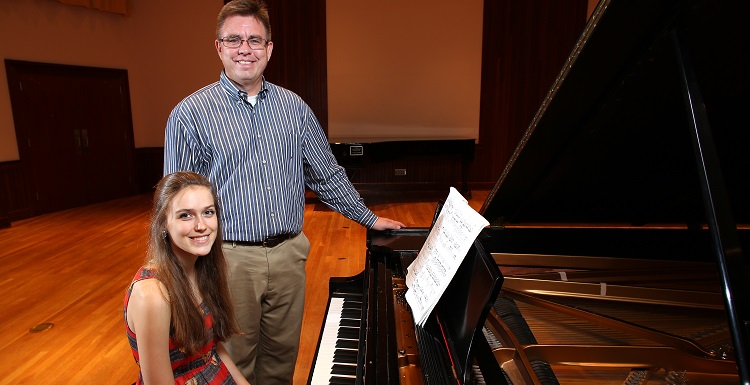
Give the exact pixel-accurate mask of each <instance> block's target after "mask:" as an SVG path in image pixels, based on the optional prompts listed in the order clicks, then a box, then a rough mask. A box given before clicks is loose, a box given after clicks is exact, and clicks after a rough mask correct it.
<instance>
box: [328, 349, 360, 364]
mask: <svg viewBox="0 0 750 385" xmlns="http://www.w3.org/2000/svg"><path fill="white" fill-rule="evenodd" d="M358 353H359V352H357V351H356V350H346V349H336V350H335V351H334V352H333V362H346V363H351V364H356V363H357V354H358Z"/></svg>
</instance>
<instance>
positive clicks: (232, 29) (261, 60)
mask: <svg viewBox="0 0 750 385" xmlns="http://www.w3.org/2000/svg"><path fill="white" fill-rule="evenodd" d="M219 37H220V39H228V38H229V39H242V40H248V39H252V38H260V39H261V40H262V41H264V42H265V41H266V38H267V35H266V28H265V27H264V26H263V24H262V23H261V22H259V21H258V19H256V18H255V16H230V17H228V18H227V19H226V20H225V21H224V25H223V26H222V28H221V33H220V34H219ZM215 45H216V51H217V52H218V53H219V57H220V58H221V62H222V63H223V64H224V72H225V73H226V74H227V77H229V79H230V80H232V81H233V82H235V83H236V84H237V86H238V87H239V88H240V89H241V90H243V91H245V92H247V93H248V95H255V94H257V93H258V92H259V91H260V87H261V84H262V81H263V71H264V70H265V69H266V65H267V64H268V60H269V59H270V58H271V51H273V43H272V42H270V41H269V42H267V44H263V45H262V47H261V48H259V49H252V48H250V45H249V44H248V42H247V41H243V42H241V45H240V46H239V47H237V48H227V47H225V46H224V45H223V44H222V43H221V42H220V41H219V40H216V41H215Z"/></svg>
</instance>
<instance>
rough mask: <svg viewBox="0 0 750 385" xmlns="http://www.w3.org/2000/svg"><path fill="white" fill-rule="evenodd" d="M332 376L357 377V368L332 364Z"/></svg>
mask: <svg viewBox="0 0 750 385" xmlns="http://www.w3.org/2000/svg"><path fill="white" fill-rule="evenodd" d="M331 373H332V374H343V375H351V376H356V375H357V367H356V366H354V365H338V364H333V369H331Z"/></svg>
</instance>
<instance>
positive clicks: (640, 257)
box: [309, 0, 750, 385]
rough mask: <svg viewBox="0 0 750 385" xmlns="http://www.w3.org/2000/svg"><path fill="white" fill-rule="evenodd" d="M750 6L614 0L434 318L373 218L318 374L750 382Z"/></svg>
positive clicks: (401, 246)
mask: <svg viewBox="0 0 750 385" xmlns="http://www.w3.org/2000/svg"><path fill="white" fill-rule="evenodd" d="M749 11H750V2H747V1H721V0H684V1H683V0H669V1H668V0H610V1H607V0H602V1H601V2H600V4H599V5H598V7H597V8H596V10H595V11H594V13H593V15H592V17H591V19H590V20H589V22H588V24H587V26H586V29H585V31H584V33H583V34H582V36H581V38H580V39H579V41H578V42H577V44H576V46H575V48H574V49H573V52H572V53H571V54H570V56H569V58H568V60H567V62H566V64H565V66H564V67H563V69H562V70H561V72H560V74H559V76H558V77H557V79H556V80H555V82H554V84H553V86H552V88H551V89H550V91H549V93H548V95H547V97H546V98H545V100H544V102H543V104H542V105H541V107H540V108H539V110H538V112H537V114H536V116H535V117H534V119H533V121H532V122H531V124H530V125H529V128H528V130H527V131H526V133H525V135H524V136H523V138H522V140H521V142H520V143H519V145H518V146H517V148H516V151H515V153H514V154H513V156H512V158H511V159H510V161H509V163H508V165H507V167H506V168H505V170H504V171H503V173H502V175H501V176H500V178H499V180H498V181H497V183H496V185H495V187H494V188H493V190H492V191H491V192H490V194H489V196H488V198H487V200H486V201H485V203H484V205H483V207H482V209H481V210H480V213H481V214H482V215H483V216H484V217H485V218H487V219H488V220H489V221H490V223H491V226H490V227H488V228H486V229H484V230H483V231H482V233H481V234H480V235H479V237H478V238H477V239H476V240H475V242H474V246H473V247H472V249H471V251H470V252H469V254H467V256H466V258H465V260H464V262H463V264H462V265H461V267H460V268H459V272H458V273H457V275H456V277H455V278H454V280H453V281H452V283H451V286H450V287H449V288H448V290H446V292H445V293H444V294H443V296H442V297H441V300H440V303H439V304H438V306H437V307H436V309H435V310H434V311H433V313H432V314H431V316H430V318H429V319H428V321H427V323H426V324H425V326H424V328H420V327H415V325H414V322H413V320H412V318H411V313H410V310H409V308H408V306H407V304H406V303H405V301H404V297H403V296H404V293H405V292H406V290H408V289H407V288H406V287H405V284H404V277H405V274H406V267H407V266H408V264H409V263H411V261H413V260H414V258H415V257H416V255H417V253H418V251H419V249H420V247H421V246H422V244H423V242H424V240H425V238H426V236H427V234H428V232H429V228H414V229H404V230H400V231H391V232H369V233H368V245H367V246H368V251H367V261H366V265H365V267H364V270H363V271H362V272H361V273H360V274H359V275H357V276H354V277H348V278H333V279H331V282H330V302H329V307H328V310H327V318H326V321H325V323H324V325H323V327H322V328H321V338H320V343H319V346H318V350H317V352H316V358H315V365H314V367H313V368H312V369H311V373H310V380H309V383H310V384H318V383H330V384H474V383H486V384H513V385H519V384H524V385H526V384H691V385H693V384H712V385H713V384H750V365H749V364H748V358H749V356H750V353H748V350H749V349H750V332H749V330H748V329H749V328H750V326H749V323H750V267H749V266H750V263H749V262H748V251H750V226H749V224H750V200H749V198H748V197H750V127H748V119H747V115H746V113H744V111H745V110H746V106H747V105H748V102H750V100H748V99H749V98H748V94H749V93H748V90H749V89H750V88H749V86H750V81H748V78H749V77H750V75H749V73H750V60H749V59H750V55H749V53H748V47H749V46H750V44H748V43H750V31H748V29H747V27H746V24H747V23H746V19H747V17H748V15H750V12H749ZM439 209H440V205H438V207H437V210H439ZM436 214H437V211H436Z"/></svg>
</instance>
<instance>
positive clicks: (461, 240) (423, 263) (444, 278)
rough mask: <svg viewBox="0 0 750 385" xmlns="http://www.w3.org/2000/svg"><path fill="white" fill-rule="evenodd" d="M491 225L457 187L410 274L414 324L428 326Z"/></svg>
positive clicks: (409, 270)
mask: <svg viewBox="0 0 750 385" xmlns="http://www.w3.org/2000/svg"><path fill="white" fill-rule="evenodd" d="M487 225H489V222H487V220H486V219H484V217H482V216H481V215H479V213H478V212H476V211H475V210H474V209H473V208H471V206H469V202H468V201H467V200H466V199H464V197H463V196H461V194H460V193H459V192H458V191H457V190H456V189H455V188H453V187H451V188H450V192H449V193H448V199H447V200H446V202H445V204H444V205H443V208H442V209H441V210H440V214H439V215H438V218H437V219H436V220H435V225H434V226H433V227H432V230H431V231H430V234H428V235H427V241H425V244H424V246H422V249H421V250H420V251H419V254H418V255H417V258H416V259H415V260H414V262H413V263H412V264H411V265H410V266H409V268H408V272H407V274H406V286H407V287H408V288H409V289H408V290H407V292H406V301H407V302H408V303H409V306H411V309H412V315H413V317H414V323H415V324H417V325H420V326H424V323H425V321H426V320H427V317H428V316H429V315H430V313H431V312H432V309H433V308H434V307H435V305H437V303H438V300H439V299H440V296H441V295H443V292H444V291H445V289H446V288H447V287H448V284H449V283H450V281H451V279H452V278H453V276H454V275H455V274H456V271H458V267H459V266H460V265H461V262H462V261H463V259H464V257H465V256H466V253H468V251H469V249H470V248H471V244H472V243H473V242H474V239H475V238H476V237H477V235H479V232H481V231H482V228H484V227H485V226H487Z"/></svg>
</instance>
